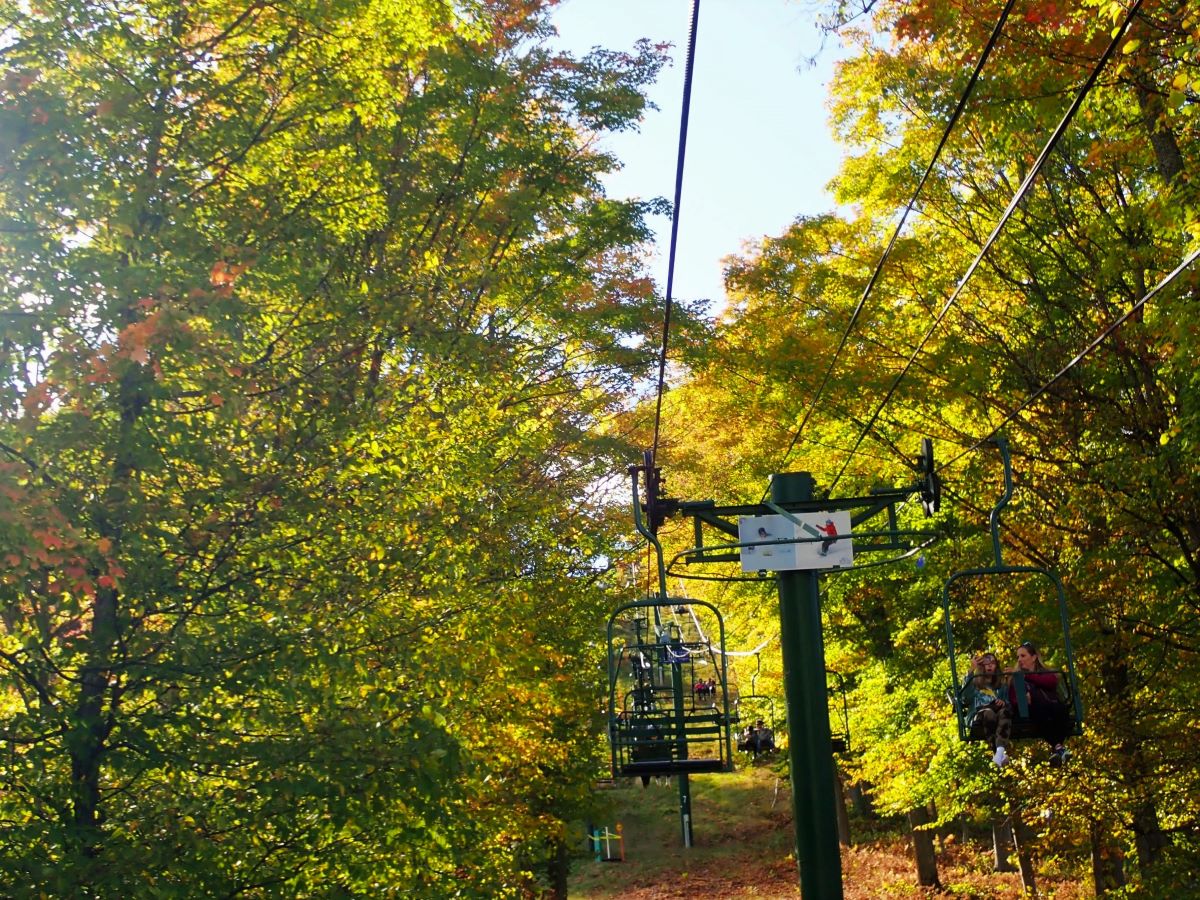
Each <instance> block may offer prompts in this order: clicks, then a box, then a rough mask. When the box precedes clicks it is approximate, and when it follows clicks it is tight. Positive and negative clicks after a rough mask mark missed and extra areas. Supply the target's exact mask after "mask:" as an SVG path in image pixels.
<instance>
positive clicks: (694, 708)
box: [608, 597, 732, 779]
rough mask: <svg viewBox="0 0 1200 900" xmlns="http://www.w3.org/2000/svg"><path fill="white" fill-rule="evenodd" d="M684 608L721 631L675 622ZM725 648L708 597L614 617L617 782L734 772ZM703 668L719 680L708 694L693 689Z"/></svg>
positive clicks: (653, 602) (612, 721)
mask: <svg viewBox="0 0 1200 900" xmlns="http://www.w3.org/2000/svg"><path fill="white" fill-rule="evenodd" d="M681 603H686V604H688V605H689V606H691V607H692V610H693V615H697V616H704V618H706V619H707V618H710V617H711V618H712V619H713V620H714V622H715V628H709V629H708V633H707V635H705V634H702V633H701V631H700V630H699V628H697V627H696V624H695V622H694V621H693V622H692V623H683V624H680V623H676V622H671V621H669V618H668V617H669V614H670V612H671V610H672V609H673V608H674V607H675V606H678V605H680V604H681ZM714 634H715V635H717V637H718V642H717V644H716V645H715V646H714V644H713V642H712V637H713V635H714ZM724 643H725V625H724V622H723V621H722V619H721V614H720V612H719V611H718V610H717V608H716V607H715V606H713V605H712V604H710V603H707V602H705V601H702V600H690V599H689V600H680V599H678V598H666V597H663V598H651V599H646V600H638V601H634V602H632V603H626V604H625V605H623V606H621V607H619V608H618V609H617V610H616V611H615V612H614V613H613V614H612V616H611V617H610V618H609V621H608V653H609V670H608V671H609V703H608V711H609V738H610V743H611V750H612V770H613V775H614V777H616V776H620V777H626V776H641V777H643V778H646V779H648V778H649V777H650V776H655V775H667V776H670V775H678V774H682V773H695V772H728V771H731V770H732V752H731V749H732V738H731V720H732V716H731V715H730V712H729V709H730V703H729V687H728V680H727V677H726V670H725V664H724V659H725V657H724ZM701 671H703V673H704V677H705V679H706V680H708V679H711V680H712V681H713V682H714V684H713V690H712V691H711V694H708V693H706V694H705V696H699V692H698V691H696V689H695V688H696V685H697V684H698V678H699V677H700V676H699V673H700V672H701Z"/></svg>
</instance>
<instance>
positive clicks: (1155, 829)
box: [1133, 800, 1171, 872]
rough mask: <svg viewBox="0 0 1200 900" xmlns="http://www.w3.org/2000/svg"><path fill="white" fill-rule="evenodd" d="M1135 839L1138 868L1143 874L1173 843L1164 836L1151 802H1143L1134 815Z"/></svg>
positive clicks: (1156, 812)
mask: <svg viewBox="0 0 1200 900" xmlns="http://www.w3.org/2000/svg"><path fill="white" fill-rule="evenodd" d="M1133 837H1134V841H1135V842H1136V845H1137V859H1138V868H1139V869H1141V870H1142V871H1143V872H1145V871H1146V870H1147V869H1149V868H1150V867H1151V866H1153V865H1154V863H1155V862H1156V861H1157V860H1158V858H1159V856H1161V855H1162V852H1163V849H1164V848H1165V847H1167V845H1168V844H1170V843H1171V839H1170V838H1168V837H1167V836H1166V835H1165V834H1163V830H1162V827H1161V826H1160V825H1159V824H1158V811H1157V810H1156V809H1155V808H1154V804H1153V803H1152V802H1151V801H1149V800H1146V801H1143V803H1142V804H1141V805H1140V806H1139V807H1138V808H1137V809H1136V810H1135V811H1134V813H1133Z"/></svg>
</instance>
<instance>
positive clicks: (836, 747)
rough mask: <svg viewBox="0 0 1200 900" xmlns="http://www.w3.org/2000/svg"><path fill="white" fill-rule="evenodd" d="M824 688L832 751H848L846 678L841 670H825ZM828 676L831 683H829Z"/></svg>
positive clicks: (848, 709) (848, 721)
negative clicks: (827, 702) (827, 696)
mask: <svg viewBox="0 0 1200 900" xmlns="http://www.w3.org/2000/svg"><path fill="white" fill-rule="evenodd" d="M825 676H826V678H825V681H826V690H827V691H828V693H829V706H830V709H829V730H830V734H831V737H832V738H833V741H832V743H833V752H834V753H849V752H850V707H849V704H848V703H847V702H846V679H845V678H843V677H842V673H841V672H835V671H834V670H833V669H826V670H825ZM830 676H832V678H833V683H832V684H830V683H829V680H830Z"/></svg>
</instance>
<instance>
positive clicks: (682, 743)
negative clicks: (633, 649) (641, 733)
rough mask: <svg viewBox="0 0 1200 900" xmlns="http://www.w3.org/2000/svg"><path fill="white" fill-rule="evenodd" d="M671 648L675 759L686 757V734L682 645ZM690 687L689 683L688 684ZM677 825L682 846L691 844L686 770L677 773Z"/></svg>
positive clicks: (690, 790)
mask: <svg viewBox="0 0 1200 900" xmlns="http://www.w3.org/2000/svg"><path fill="white" fill-rule="evenodd" d="M667 646H668V647H670V648H671V649H670V650H669V651H668V652H669V653H670V654H671V660H672V662H671V688H672V693H673V694H674V695H675V740H676V741H677V742H678V743H677V745H676V757H675V758H676V759H687V755H688V751H687V735H686V734H685V732H684V707H683V691H684V684H683V666H682V665H681V664H680V663H678V662H675V661H674V660H676V659H677V658H678V657H676V655H675V654H676V653H678V652H680V651H681V650H682V645H681V644H680V643H679V642H678V641H676V642H672V643H670V644H668V645H667ZM689 687H690V685H689ZM679 825H680V828H681V829H682V830H683V846H684V847H690V846H692V789H691V784H690V783H689V781H688V774H687V772H680V773H679Z"/></svg>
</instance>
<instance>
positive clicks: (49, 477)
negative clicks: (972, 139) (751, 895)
mask: <svg viewBox="0 0 1200 900" xmlns="http://www.w3.org/2000/svg"><path fill="white" fill-rule="evenodd" d="M2 9H3V13H2V15H3V18H4V23H5V34H6V35H7V36H8V37H7V38H6V40H5V43H4V48H3V50H2V51H0V52H2V53H3V57H4V69H5V73H6V74H5V81H4V102H3V104H0V134H3V135H4V140H5V142H6V146H5V150H6V153H5V158H6V164H5V168H4V170H3V172H2V173H0V175H2V179H3V180H2V189H0V215H2V216H3V221H4V223H5V227H4V237H3V240H2V242H0V257H2V258H3V265H4V268H5V270H6V272H7V273H8V275H7V277H6V279H5V280H4V282H3V285H2V286H0V290H2V291H3V295H4V300H3V312H2V313H0V316H2V318H0V328H2V329H3V330H2V332H0V334H2V335H3V341H2V344H0V346H2V347H3V365H4V369H3V371H4V376H3V378H2V379H0V391H2V394H0V415H2V420H0V452H2V453H3V456H4V461H3V464H2V466H0V492H3V494H4V496H5V499H6V501H7V502H6V504H5V505H4V507H3V511H2V512H0V535H2V537H3V548H2V549H3V552H2V553H0V564H2V565H3V570H2V572H0V581H2V587H0V606H2V607H3V620H2V621H3V629H2V634H0V660H2V661H3V665H4V671H5V674H6V676H7V678H6V690H5V692H4V695H3V697H4V699H3V706H2V715H3V719H2V721H3V733H4V737H5V740H6V742H7V745H8V753H7V756H6V760H5V764H4V767H3V772H4V782H5V790H4V792H3V795H4V796H3V799H2V800H0V808H2V809H3V816H4V819H5V821H6V823H7V825H8V827H7V828H6V829H5V833H4V837H3V838H2V839H0V847H2V848H3V850H2V852H0V870H3V871H4V872H5V873H6V875H5V877H4V880H5V881H6V882H8V883H10V884H12V883H15V882H16V880H17V878H18V873H20V876H19V877H20V878H21V879H23V882H22V883H25V884H29V885H31V890H40V891H43V892H48V893H52V894H63V895H65V894H76V893H79V892H86V891H90V892H92V893H93V894H96V895H114V894H144V893H153V894H155V895H164V896H165V895H171V894H175V895H179V894H184V893H186V894H189V895H192V896H194V895H196V893H205V894H212V895H227V894H232V893H241V894H246V895H254V896H265V895H274V894H278V893H280V892H288V893H296V894H314V893H329V892H338V891H349V892H352V893H387V892H395V891H404V890H408V891H417V892H418V893H420V892H422V891H428V890H431V889H432V888H431V886H432V885H438V886H440V887H438V888H437V889H438V890H444V891H445V892H446V893H447V894H449V892H450V891H451V890H454V891H458V892H460V893H462V894H464V895H475V896H499V895H502V894H505V893H513V892H516V891H519V890H521V889H522V887H523V886H524V885H526V884H527V883H528V879H529V877H530V876H529V875H527V874H523V872H525V871H527V867H528V864H529V860H530V859H531V858H532V859H534V860H536V859H538V858H542V857H546V856H547V854H548V852H549V851H546V850H545V849H544V847H543V850H542V851H541V852H540V857H539V853H538V852H535V851H533V850H531V849H530V847H531V846H537V842H538V841H541V840H542V839H543V837H544V836H546V835H552V834H555V833H556V829H560V828H561V817H562V816H564V815H569V814H571V813H572V812H573V811H574V810H575V808H576V806H577V805H578V803H579V802H581V801H580V800H579V793H580V785H581V784H582V783H584V782H585V781H586V778H587V777H588V774H589V771H590V770H589V766H588V761H589V760H590V758H591V757H590V756H589V754H588V753H587V752H585V751H584V750H582V749H580V748H582V747H583V746H584V745H585V744H586V735H588V734H590V731H589V728H590V726H591V722H590V709H591V702H590V699H588V698H586V697H585V696H584V695H583V694H582V693H581V692H580V691H578V690H575V689H569V688H568V686H567V685H566V683H565V681H564V682H563V683H562V684H560V683H559V682H558V681H555V682H554V689H553V690H552V691H548V692H547V697H546V703H545V704H544V706H542V707H540V708H539V715H538V716H537V717H534V718H532V721H531V722H530V724H529V725H528V729H527V730H528V736H529V740H530V742H531V743H532V742H534V741H536V742H539V746H543V747H544V746H546V745H547V742H553V741H561V742H562V744H561V747H559V745H557V744H555V746H556V747H558V748H559V751H560V752H561V755H562V756H563V758H562V759H561V760H556V761H553V762H547V764H546V766H545V772H544V773H543V778H544V780H543V781H542V782H540V783H539V782H537V781H536V780H526V779H522V780H520V781H519V782H512V781H509V782H508V783H507V786H506V787H505V788H504V789H503V790H504V791H505V792H507V798H508V799H510V800H515V801H516V802H515V803H511V804H510V805H509V806H508V807H506V808H504V809H503V810H501V809H500V807H499V804H498V803H497V796H498V794H497V791H498V788H497V786H496V783H495V782H494V781H492V780H491V779H492V777H493V776H495V775H497V774H498V773H500V772H502V771H505V770H508V769H509V768H511V766H510V762H509V761H508V760H501V759H497V758H495V757H494V756H491V755H490V754H489V753H488V752H485V749H484V748H487V747H490V746H494V745H495V742H496V741H497V740H499V739H501V737H502V736H508V737H511V735H510V733H509V732H508V731H506V729H508V728H510V727H511V725H510V724H508V723H506V722H504V721H501V722H498V723H497V722H493V721H491V719H490V716H491V713H490V710H488V709H486V708H484V707H483V706H481V705H480V704H479V699H480V697H476V696H463V695H462V693H461V691H462V689H463V687H464V686H465V684H466V683H467V681H468V678H469V677H475V678H478V677H479V674H478V673H479V672H480V671H483V670H485V669H486V667H488V666H489V665H491V664H492V663H493V661H494V660H496V659H497V658H498V656H497V655H494V654H502V653H510V654H511V653H514V652H519V651H517V650H514V649H513V646H512V644H510V643H507V642H506V641H505V640H503V639H502V638H504V637H505V636H506V635H505V631H504V628H505V627H507V625H508V624H509V623H511V622H514V621H519V620H524V621H525V622H527V623H528V628H527V631H529V632H530V633H531V634H532V635H533V642H532V643H530V644H528V645H527V646H528V647H529V648H531V650H530V652H536V653H541V652H543V648H551V649H550V650H546V651H545V652H546V653H547V655H548V656H549V657H550V658H558V659H560V660H561V662H560V663H559V664H558V665H559V668H560V670H561V672H562V673H567V674H569V673H577V672H579V671H583V670H586V669H587V668H588V665H589V663H588V662H587V661H588V660H590V658H591V657H590V654H589V650H588V648H583V649H582V650H580V649H579V647H578V635H579V632H580V630H581V629H583V628H584V625H583V623H584V622H586V621H588V619H589V617H591V616H594V615H595V613H596V606H597V603H598V598H597V594H596V589H597V588H596V586H597V578H598V575H597V573H596V572H595V571H594V570H593V567H594V564H595V562H594V561H595V560H596V559H597V558H598V557H599V555H600V553H601V552H602V550H603V548H604V546H605V543H606V541H608V540H609V535H610V531H609V526H608V524H607V522H606V519H605V513H604V511H603V510H602V509H601V508H599V507H598V505H596V504H594V503H588V502H586V498H587V493H588V490H589V487H590V481H591V480H592V479H593V478H594V477H595V476H596V474H597V472H599V471H603V470H604V469H605V468H606V467H608V466H611V464H612V461H613V457H614V454H617V453H621V452H623V450H624V448H623V447H622V446H621V445H620V444H619V443H618V442H616V441H613V440H611V439H605V438H597V437H595V436H594V435H593V430H594V427H595V425H596V424H597V423H598V422H599V421H600V420H602V419H603V418H604V417H605V416H607V415H608V414H609V413H610V412H611V411H612V410H614V409H616V408H617V407H618V405H619V404H620V403H621V402H622V401H623V398H624V396H625V394H626V393H627V392H628V391H629V390H630V388H631V385H632V380H633V377H634V373H635V372H637V371H639V369H640V367H641V366H643V365H644V364H645V362H646V360H645V359H644V357H643V355H642V354H640V353H638V352H636V351H634V350H630V349H628V347H627V346H625V344H624V343H622V340H621V339H622V338H623V337H624V336H626V335H628V334H630V333H633V332H638V331H640V330H641V329H642V326H643V325H644V324H645V320H646V316H647V314H648V310H649V307H650V305H651V301H652V300H653V288H652V285H651V284H650V282H649V281H648V280H646V279H645V278H644V277H643V275H642V273H641V271H640V256H639V246H640V245H641V243H642V242H643V241H645V239H646V237H647V234H648V232H647V230H646V228H645V226H644V224H643V222H642V217H643V216H644V215H645V213H647V212H648V211H649V210H650V209H651V208H652V207H651V206H649V205H646V204H639V203H617V202H613V201H610V200H608V199H606V198H605V197H604V196H603V193H602V190H601V188H600V186H599V182H598V177H599V175H600V174H601V173H602V172H604V171H606V170H607V169H609V168H611V167H612V166H613V165H615V161H614V160H612V159H611V158H609V157H608V156H606V155H605V154H603V153H601V152H599V151H598V150H596V149H595V146H594V144H593V141H592V138H593V137H594V136H595V135H596V134H599V133H601V132H603V131H605V130H610V129H618V128H624V127H630V126H631V124H632V123H633V122H635V121H636V118H637V116H638V114H639V112H640V110H641V108H642V105H643V103H644V100H643V99H642V96H641V92H640V89H641V86H642V85H643V84H644V83H645V81H646V80H647V79H649V78H651V77H652V76H653V75H654V73H655V72H656V71H657V68H658V66H659V65H660V64H661V57H660V56H659V55H658V54H656V53H655V52H653V51H651V50H650V49H648V48H647V47H645V46H640V47H639V48H637V49H636V50H635V51H634V52H633V53H629V54H621V53H614V52H605V51H597V52H594V53H593V54H591V55H590V56H588V57H586V58H584V59H581V60H572V59H569V58H566V57H563V56H558V55H554V54H552V53H550V52H549V51H547V50H546V49H545V48H544V47H543V46H542V39H543V38H544V37H545V36H546V34H547V32H546V25H545V22H544V18H543V16H542V14H541V4H538V3H503V2H489V3H467V4H449V3H444V2H439V0H422V2H417V3H399V2H394V0H347V2H344V3H337V4H333V5H330V4H326V3H313V2H308V0H288V2H284V3H270V4H268V3H260V2H257V0H248V2H239V3H233V2H226V0H212V2H197V3H186V4H178V3H174V2H170V3H168V2H159V0H146V2H143V3H138V4H133V5H130V4H125V5H122V6H120V7H106V6H102V5H96V4H92V3H87V2H82V0H79V2H68V3H62V4H54V5H52V6H41V5H37V4H35V5H32V6H31V5H29V4H22V3H16V2H12V3H5V4H4V5H3V7H2ZM533 485H537V487H538V488H539V491H538V492H537V493H536V495H535V497H533V498H531V497H530V491H529V488H530V487H531V486H533ZM551 586H552V587H553V592H551V591H550V590H549V588H550V587H551ZM535 588H536V590H535ZM538 591H541V592H542V593H540V594H539V593H538ZM548 594H550V595H551V596H553V597H554V598H555V600H556V602H557V603H558V604H559V605H560V607H561V613H560V614H559V615H558V616H555V617H546V616H544V615H543V614H542V610H543V606H544V604H545V602H546V597H547V595H548ZM498 601H499V602H498ZM501 614H502V615H501ZM493 628H496V629H497V630H496V631H495V632H494V631H493V630H492V629H493ZM522 640H523V639H522ZM493 641H494V643H493ZM472 673H474V674H472ZM542 677H543V675H542V673H541V672H540V671H539V670H537V669H531V668H530V667H529V666H528V665H525V664H524V662H522V664H521V665H518V666H514V667H512V668H511V669H507V670H506V672H505V678H506V679H507V680H508V681H507V684H508V689H509V690H517V691H531V690H532V684H537V683H538V682H539V681H540V680H541V679H542ZM481 696H492V697H494V694H488V695H482V694H481ZM517 708H521V707H517ZM567 748H570V749H567ZM551 785H553V787H551ZM481 805H482V806H489V807H490V808H491V812H489V813H488V814H487V815H483V816H481V815H479V814H478V813H479V809H480V807H481ZM534 823H538V824H537V825H536V828H535V827H534ZM501 831H507V832H509V833H510V834H512V835H518V834H522V833H525V832H531V833H533V834H534V835H535V840H534V841H533V842H532V843H531V844H529V845H527V844H526V843H525V842H524V841H522V840H521V839H519V838H513V839H506V840H500V839H499V837H498V835H499V834H500V833H501ZM31 865H33V866H34V867H35V870H34V871H33V873H32V877H30V874H29V872H30V866H31ZM460 867H461V868H460ZM464 871H470V872H471V873H472V876H471V878H469V879H468V878H464V877H463V872H464ZM451 886H453V887H452V888H451Z"/></svg>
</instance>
